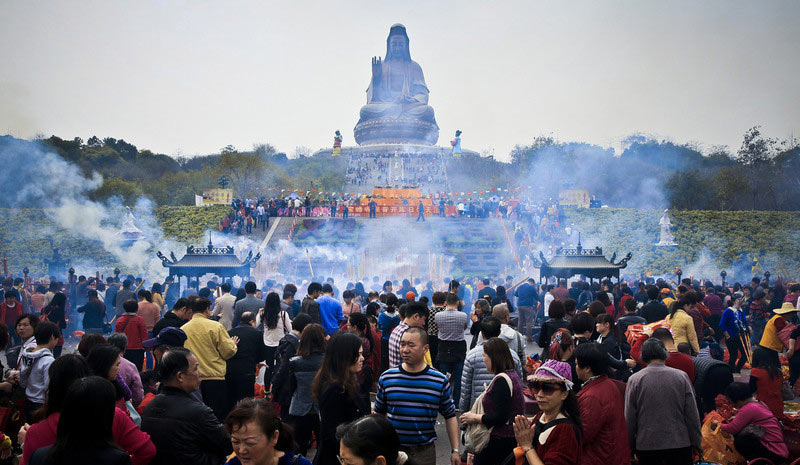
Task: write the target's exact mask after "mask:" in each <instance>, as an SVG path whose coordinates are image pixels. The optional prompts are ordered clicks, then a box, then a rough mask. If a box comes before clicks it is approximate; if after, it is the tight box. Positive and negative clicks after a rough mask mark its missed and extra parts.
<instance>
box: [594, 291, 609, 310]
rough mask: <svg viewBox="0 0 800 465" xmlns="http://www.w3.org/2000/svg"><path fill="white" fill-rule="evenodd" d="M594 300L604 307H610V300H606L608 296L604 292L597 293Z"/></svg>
mask: <svg viewBox="0 0 800 465" xmlns="http://www.w3.org/2000/svg"><path fill="white" fill-rule="evenodd" d="M595 299H596V300H597V301H598V302H600V303H601V304H603V306H605V307H608V306H609V305H611V299H609V298H608V294H607V293H606V292H598V293H597V296H596V297H595Z"/></svg>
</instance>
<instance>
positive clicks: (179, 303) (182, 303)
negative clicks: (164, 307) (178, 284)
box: [172, 297, 189, 310]
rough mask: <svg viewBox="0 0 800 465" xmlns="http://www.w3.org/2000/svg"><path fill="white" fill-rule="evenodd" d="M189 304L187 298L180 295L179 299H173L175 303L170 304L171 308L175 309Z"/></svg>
mask: <svg viewBox="0 0 800 465" xmlns="http://www.w3.org/2000/svg"><path fill="white" fill-rule="evenodd" d="M188 306H189V299H187V298H185V297H181V298H180V299H178V300H176V301H175V305H173V306H172V309H173V310H177V309H179V308H183V307H188Z"/></svg>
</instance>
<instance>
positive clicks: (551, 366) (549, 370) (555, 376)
mask: <svg viewBox="0 0 800 465" xmlns="http://www.w3.org/2000/svg"><path fill="white" fill-rule="evenodd" d="M528 379H529V380H530V381H561V382H563V383H564V385H565V387H566V388H567V390H568V391H569V390H571V389H572V369H571V368H570V366H569V363H567V362H559V361H558V360H552V359H550V360H548V361H546V362H544V363H543V364H542V365H541V366H540V367H539V368H537V369H536V372H535V373H534V374H533V376H531V377H530V378H528Z"/></svg>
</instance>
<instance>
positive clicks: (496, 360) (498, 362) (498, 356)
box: [483, 337, 514, 374]
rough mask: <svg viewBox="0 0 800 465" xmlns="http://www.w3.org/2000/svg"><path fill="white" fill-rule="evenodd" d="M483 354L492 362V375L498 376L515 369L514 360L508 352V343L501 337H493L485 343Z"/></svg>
mask: <svg viewBox="0 0 800 465" xmlns="http://www.w3.org/2000/svg"><path fill="white" fill-rule="evenodd" d="M483 353H485V354H486V355H488V356H489V360H491V361H492V373H493V374H498V373H503V372H505V371H508V370H513V369H514V359H513V358H512V357H511V351H510V350H508V343H506V341H504V340H502V339H500V338H499V337H493V338H490V339H487V340H486V341H484V342H483Z"/></svg>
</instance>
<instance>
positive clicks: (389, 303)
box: [382, 294, 400, 312]
mask: <svg viewBox="0 0 800 465" xmlns="http://www.w3.org/2000/svg"><path fill="white" fill-rule="evenodd" d="M382 297H384V298H385V299H386V302H384V303H385V304H386V307H387V310H388V311H390V312H394V311H397V310H398V309H397V306H398V305H399V304H400V299H398V298H397V296H396V295H394V294H383V296H382Z"/></svg>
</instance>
